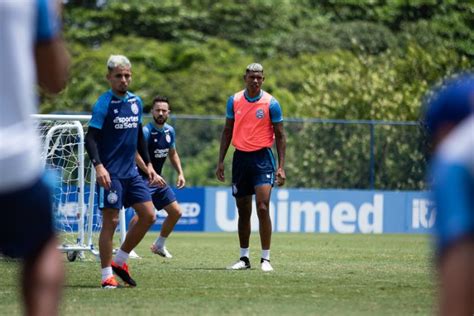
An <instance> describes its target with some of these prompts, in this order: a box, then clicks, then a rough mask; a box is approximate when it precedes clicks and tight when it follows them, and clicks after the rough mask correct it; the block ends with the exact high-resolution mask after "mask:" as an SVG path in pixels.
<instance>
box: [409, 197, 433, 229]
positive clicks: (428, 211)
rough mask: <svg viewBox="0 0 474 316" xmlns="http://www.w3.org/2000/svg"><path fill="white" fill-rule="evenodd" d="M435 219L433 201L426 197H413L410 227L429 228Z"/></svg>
mask: <svg viewBox="0 0 474 316" xmlns="http://www.w3.org/2000/svg"><path fill="white" fill-rule="evenodd" d="M435 220H436V209H435V207H434V203H433V202H432V201H430V200H428V199H413V202H412V222H411V223H412V228H431V227H433V225H434V223H435Z"/></svg>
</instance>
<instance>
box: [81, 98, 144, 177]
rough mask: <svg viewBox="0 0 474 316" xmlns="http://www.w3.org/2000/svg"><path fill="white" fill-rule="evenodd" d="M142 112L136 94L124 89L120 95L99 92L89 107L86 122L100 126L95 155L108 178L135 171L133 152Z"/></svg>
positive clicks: (136, 172)
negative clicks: (97, 155)
mask: <svg viewBox="0 0 474 316" xmlns="http://www.w3.org/2000/svg"><path fill="white" fill-rule="evenodd" d="M142 112H143V103H142V100H141V99H140V97H138V96H136V95H135V94H133V93H131V92H127V94H126V95H125V96H124V97H122V98H121V97H118V96H116V95H115V94H113V92H112V91H111V90H109V91H107V92H106V93H104V94H102V95H101V96H100V97H99V99H98V100H97V102H96V104H95V105H94V108H93V109H92V118H91V120H90V122H89V125H90V126H91V127H94V128H97V129H100V130H101V132H100V134H99V139H98V140H97V143H98V144H97V145H98V149H99V157H100V160H101V161H102V164H103V165H104V167H105V168H106V169H107V171H108V172H109V174H110V176H111V177H112V178H119V179H127V178H132V177H134V176H136V175H138V171H137V168H136V164H135V153H136V151H137V143H138V126H139V124H140V123H141V122H142Z"/></svg>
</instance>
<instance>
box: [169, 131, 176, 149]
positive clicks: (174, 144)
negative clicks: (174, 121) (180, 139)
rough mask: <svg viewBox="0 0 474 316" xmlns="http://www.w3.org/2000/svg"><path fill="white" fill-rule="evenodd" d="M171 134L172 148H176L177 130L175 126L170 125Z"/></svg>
mask: <svg viewBox="0 0 474 316" xmlns="http://www.w3.org/2000/svg"><path fill="white" fill-rule="evenodd" d="M170 136H171V143H170V148H173V149H175V148H176V132H175V131H174V128H173V127H171V126H170Z"/></svg>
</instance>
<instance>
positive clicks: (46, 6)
mask: <svg viewBox="0 0 474 316" xmlns="http://www.w3.org/2000/svg"><path fill="white" fill-rule="evenodd" d="M37 6H38V17H37V26H36V30H37V32H36V40H37V41H38V42H41V41H48V40H50V39H52V38H54V37H55V36H56V35H57V34H58V33H59V30H60V29H61V23H60V20H59V12H58V4H57V3H56V1H50V0H37Z"/></svg>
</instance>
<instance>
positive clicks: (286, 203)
mask: <svg viewBox="0 0 474 316" xmlns="http://www.w3.org/2000/svg"><path fill="white" fill-rule="evenodd" d="M215 199H216V209H215V214H216V224H217V226H218V227H219V228H220V229H222V230H223V231H235V230H236V227H237V221H238V215H237V211H236V210H235V207H234V208H233V205H232V206H231V205H228V194H227V192H226V191H217V192H216V195H215ZM383 200H384V199H383V194H378V193H376V194H374V195H372V200H369V201H366V202H365V203H362V204H361V205H360V206H359V207H356V205H354V204H353V203H351V202H349V201H338V202H335V203H329V202H328V201H321V200H310V201H308V200H296V199H290V195H289V192H288V191H286V190H279V191H278V192H277V195H276V203H274V202H271V203H270V216H271V217H272V219H273V221H274V223H275V225H274V230H275V231H278V232H322V233H327V232H331V231H333V232H338V233H354V232H361V233H382V232H383V212H384V210H383ZM252 204H253V207H254V209H253V212H252V228H253V229H255V228H257V227H258V219H257V216H256V215H255V214H256V212H255V205H254V204H255V203H252ZM228 210H229V211H228Z"/></svg>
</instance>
